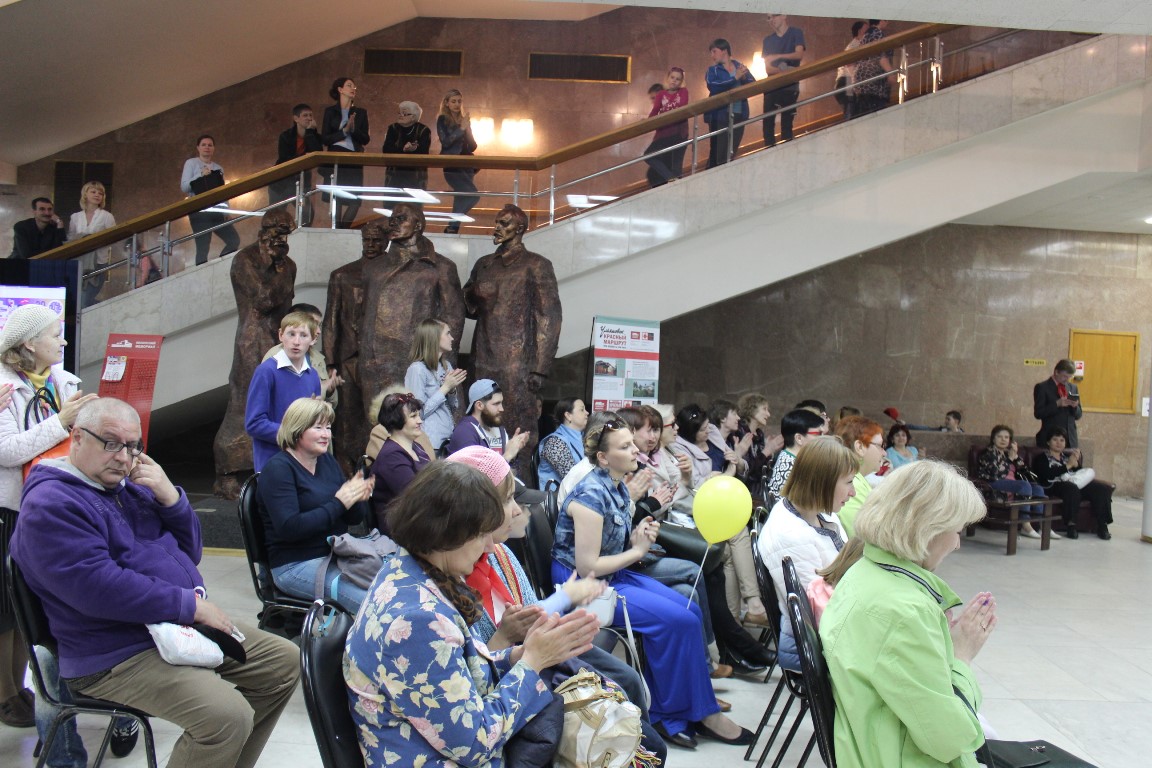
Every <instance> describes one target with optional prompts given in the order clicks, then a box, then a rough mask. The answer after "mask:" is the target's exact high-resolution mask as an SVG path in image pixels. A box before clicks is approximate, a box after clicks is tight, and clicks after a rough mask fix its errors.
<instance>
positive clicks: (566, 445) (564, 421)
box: [536, 397, 588, 490]
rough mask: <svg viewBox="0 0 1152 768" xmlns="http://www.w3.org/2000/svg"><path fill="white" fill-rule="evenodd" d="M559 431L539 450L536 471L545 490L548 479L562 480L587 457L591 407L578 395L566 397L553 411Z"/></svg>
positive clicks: (537, 450) (543, 440)
mask: <svg viewBox="0 0 1152 768" xmlns="http://www.w3.org/2000/svg"><path fill="white" fill-rule="evenodd" d="M553 415H554V416H555V417H556V421H557V423H558V426H557V427H556V431H555V432H553V433H552V434H550V435H548V436H547V437H545V438H543V439H542V440H541V441H540V445H539V446H538V447H537V448H536V452H537V454H538V456H539V459H540V467H539V469H537V470H536V478H537V481H538V487H539V488H540V489H541V490H543V488H544V487H545V486H546V485H547V483H548V481H549V480H555V481H556V482H557V483H559V482H560V481H561V480H563V479H564V476H565V475H567V474H568V472H569V471H571V469H572V467H574V466H576V464H577V463H578V462H579V461H580V460H581V459H583V458H584V427H586V426H588V409H587V408H586V407H584V401H583V400H581V399H580V398H578V397H572V398H564V399H563V400H560V401H559V402H557V403H556V410H554V411H553Z"/></svg>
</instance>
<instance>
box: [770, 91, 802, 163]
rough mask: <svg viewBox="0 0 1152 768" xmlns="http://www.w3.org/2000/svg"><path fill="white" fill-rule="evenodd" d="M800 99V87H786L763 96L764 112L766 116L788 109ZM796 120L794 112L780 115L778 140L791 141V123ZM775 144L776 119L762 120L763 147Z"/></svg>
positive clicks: (772, 117)
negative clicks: (777, 110)
mask: <svg viewBox="0 0 1152 768" xmlns="http://www.w3.org/2000/svg"><path fill="white" fill-rule="evenodd" d="M799 98H800V85H799V84H798V83H797V84H796V85H791V86H788V87H787V88H780V89H777V90H775V91H768V93H766V94H764V112H765V114H767V113H768V112H771V111H772V110H775V109H781V108H782V107H790V106H792V105H793V104H795V103H796V101H797V100H798V99H799ZM795 120H796V110H794V109H789V110H787V111H784V112H781V113H780V140H781V141H791V140H792V123H793V122H794V121H795ZM775 143H776V118H775V116H769V117H766V118H764V146H766V147H771V146H772V145H773V144H775Z"/></svg>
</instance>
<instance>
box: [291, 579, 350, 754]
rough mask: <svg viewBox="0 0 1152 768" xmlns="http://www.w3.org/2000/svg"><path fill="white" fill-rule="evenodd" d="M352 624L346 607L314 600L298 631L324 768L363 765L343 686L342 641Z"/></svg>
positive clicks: (307, 703) (308, 700)
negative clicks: (300, 630) (301, 628)
mask: <svg viewBox="0 0 1152 768" xmlns="http://www.w3.org/2000/svg"><path fill="white" fill-rule="evenodd" d="M351 628H352V616H351V615H350V614H348V613H347V612H346V611H344V609H342V608H341V607H340V606H338V605H336V604H335V603H330V602H327V601H324V600H317V601H316V602H315V603H313V604H312V608H311V609H310V610H309V611H308V615H307V616H305V617H304V631H303V632H302V633H301V635H300V672H301V674H300V677H301V679H302V680H303V683H304V706H305V707H306V708H307V710H308V719H309V721H310V722H311V723H312V731H313V733H314V734H315V736H316V746H317V747H319V749H320V761H321V762H322V763H323V764H324V768H364V757H363V756H362V755H361V754H360V743H359V741H358V740H357V738H356V724H355V723H354V722H353V720H352V715H351V713H350V712H349V710H348V688H347V686H345V684H344V671H343V663H344V642H345V640H346V639H347V637H348V630H349V629H351Z"/></svg>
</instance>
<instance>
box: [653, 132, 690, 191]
mask: <svg viewBox="0 0 1152 768" xmlns="http://www.w3.org/2000/svg"><path fill="white" fill-rule="evenodd" d="M681 141H683V139H681V138H679V137H678V136H665V137H663V138H660V139H656V140H655V141H653V142H652V143H651V144H649V145H648V147H647V149H645V150H644V154H645V155H651V154H652V153H654V152H659V151H660V150H662V149H665V148H667V147H670V146H672V145H673V144H679V143H680V142H681ZM685 149H687V147H680V148H679V149H675V150H672V151H671V152H664V153H663V154H659V155H655V156H654V157H646V158H645V159H644V162H646V163H647V164H648V186H650V187H659V186H660V185H661V184H667V183H668V182H669V181H671V180H672V179H675V178H679V176H680V172H681V170H682V169H683V168H684V150H685Z"/></svg>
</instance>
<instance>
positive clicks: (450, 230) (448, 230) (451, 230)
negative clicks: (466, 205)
mask: <svg viewBox="0 0 1152 768" xmlns="http://www.w3.org/2000/svg"><path fill="white" fill-rule="evenodd" d="M459 231H460V222H458V221H454V222H452V223H451V224H449V225H448V226H446V227H444V234H446V235H455V234H456V233H458V232H459Z"/></svg>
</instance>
